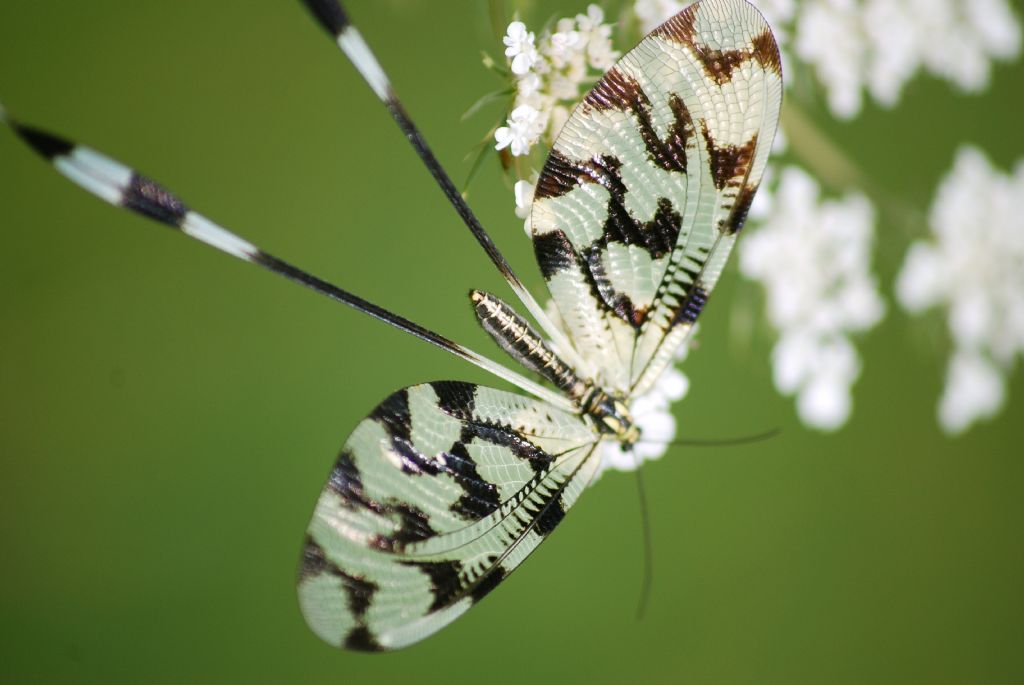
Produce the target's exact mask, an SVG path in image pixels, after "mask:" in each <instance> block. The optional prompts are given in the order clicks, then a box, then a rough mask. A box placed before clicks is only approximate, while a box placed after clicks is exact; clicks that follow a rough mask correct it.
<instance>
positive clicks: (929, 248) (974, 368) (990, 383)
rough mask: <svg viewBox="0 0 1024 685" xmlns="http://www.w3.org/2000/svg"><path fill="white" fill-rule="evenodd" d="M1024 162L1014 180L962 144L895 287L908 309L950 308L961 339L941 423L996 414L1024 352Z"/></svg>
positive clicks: (955, 429)
mask: <svg viewBox="0 0 1024 685" xmlns="http://www.w3.org/2000/svg"><path fill="white" fill-rule="evenodd" d="M1022 206H1024V160H1021V161H1019V162H1018V163H1017V168H1016V170H1015V171H1014V173H1013V175H1012V176H1011V175H1006V174H1003V173H1000V172H999V171H998V170H997V169H995V168H993V166H992V164H991V163H990V162H989V160H988V159H987V158H986V157H985V155H984V153H982V152H981V151H980V150H978V149H977V148H974V147H963V148H961V150H960V151H959V152H958V154H957V156H956V161H955V163H954V165H953V169H952V171H950V172H949V174H948V175H947V176H946V177H945V179H944V180H943V181H942V183H941V184H940V186H939V189H938V193H937V195H936V198H935V201H934V203H933V205H932V208H931V215H930V217H929V223H930V224H931V229H932V234H933V235H932V239H931V240H926V241H918V242H916V243H914V244H913V245H911V247H910V250H909V251H908V253H907V256H906V260H905V261H904V264H903V268H902V270H901V272H900V275H899V278H898V280H897V283H896V294H897V297H898V298H899V301H900V303H901V304H902V305H903V307H904V308H906V309H907V310H908V311H910V312H915V313H916V312H921V311H923V310H925V309H928V308H931V307H944V308H947V309H948V313H947V317H948V318H947V323H948V327H949V332H950V336H951V337H952V340H953V343H954V352H953V354H952V356H951V358H950V360H949V367H948V370H947V374H946V387H945V390H944V391H943V394H942V398H941V400H940V401H939V408H938V415H939V423H940V425H941V426H942V428H943V429H944V430H945V431H946V432H948V433H953V434H955V433H960V432H962V431H964V430H966V429H967V428H968V427H969V426H970V425H971V424H972V423H974V422H975V421H976V420H978V419H980V418H987V417H990V416H992V415H994V414H995V413H996V412H997V411H998V410H999V409H1000V407H1001V406H1002V404H1003V401H1004V398H1005V393H1006V391H1005V378H1004V375H1005V374H1006V373H1008V372H1009V371H1010V370H1012V368H1013V366H1014V363H1015V360H1016V358H1017V357H1018V356H1020V355H1024V214H1022V213H1021V207H1022Z"/></svg>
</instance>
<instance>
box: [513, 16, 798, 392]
mask: <svg viewBox="0 0 1024 685" xmlns="http://www.w3.org/2000/svg"><path fill="white" fill-rule="evenodd" d="M781 101H782V68H781V64H780V61H779V52H778V46H777V45H776V43H775V38H774V37H773V35H772V32H771V29H770V28H769V26H768V24H767V23H766V22H765V20H764V18H763V17H762V16H761V15H760V13H759V12H758V11H757V10H756V9H755V8H754V7H753V6H752V5H750V4H749V3H748V2H746V1H745V0H700V2H696V3H694V4H693V5H691V6H690V7H688V8H687V9H685V10H683V11H682V12H681V13H679V14H677V15H676V16H675V17H673V18H672V19H670V20H669V21H667V22H666V23H665V24H663V25H661V26H660V27H659V28H657V29H655V30H654V31H653V32H652V33H650V34H649V35H648V36H647V37H646V38H644V39H643V40H642V41H641V42H640V44H639V45H637V47H635V48H634V49H633V50H631V51H629V52H628V53H626V55H624V56H623V57H622V59H621V60H619V62H618V63H616V64H615V66H613V67H612V68H611V69H609V70H608V72H607V73H606V74H605V75H604V77H602V78H601V79H600V81H598V83H597V84H596V85H595V86H594V88H593V90H591V92H590V93H588V94H587V96H586V98H585V99H584V101H583V102H582V103H581V104H580V106H579V107H577V108H576V110H575V111H574V112H573V114H572V116H571V117H570V118H569V120H568V122H567V123H566V124H565V126H564V128H563V129H562V131H561V132H560V133H559V135H558V137H557V139H556V141H555V144H554V147H553V149H552V151H551V153H550V156H549V157H548V160H547V162H546V164H545V166H544V169H543V171H542V173H541V175H540V178H539V181H538V184H537V189H536V193H535V196H534V202H533V206H532V209H531V216H530V222H531V232H532V236H533V241H534V249H535V252H536V256H537V261H538V263H539V265H540V268H541V272H542V273H543V275H544V278H545V280H546V282H547V285H548V289H549V290H550V292H551V295H552V297H553V299H554V301H555V303H556V304H557V306H558V310H559V312H560V314H561V316H562V319H563V320H564V321H565V324H566V327H567V328H568V330H569V333H570V335H571V337H572V341H573V344H574V346H575V347H576V349H577V351H578V352H579V353H580V356H581V357H583V358H584V359H586V360H587V361H588V362H589V363H590V364H591V365H592V367H593V371H594V372H595V380H596V381H597V383H598V384H600V385H602V386H603V387H605V388H609V389H613V390H618V391H620V392H622V393H625V394H638V393H641V392H643V391H644V390H645V389H646V388H647V387H649V385H650V384H651V383H652V382H653V381H654V380H655V379H656V378H657V377H658V376H659V375H660V373H661V371H662V370H663V369H664V367H665V365H667V364H668V363H669V361H670V360H671V357H672V354H673V352H674V351H675V350H676V349H677V348H678V347H679V345H680V344H681V343H682V341H683V340H684V339H685V338H686V336H687V335H688V334H689V332H690V330H691V329H692V327H693V324H694V322H695V321H696V319H697V317H698V315H699V314H700V312H701V309H702V307H703V306H704V303H705V301H706V300H707V298H708V295H709V294H710V292H711V290H712V289H713V288H714V286H715V283H716V281H717V280H718V277H719V274H720V273H721V271H722V267H723V266H724V264H725V261H726V258H727V257H728V255H729V252H730V251H731V249H732V245H733V243H734V242H735V240H736V236H737V233H738V232H739V231H740V229H741V228H742V226H743V222H744V220H745V219H746V215H747V210H748V209H749V207H750V203H751V200H752V199H753V196H754V192H755V191H756V190H757V186H758V184H759V183H760V179H761V175H762V173H763V172H764V168H765V165H766V163H767V160H768V153H769V151H770V149H771V145H772V140H773V138H774V136H775V129H776V126H777V124H778V119H779V110H780V107H781Z"/></svg>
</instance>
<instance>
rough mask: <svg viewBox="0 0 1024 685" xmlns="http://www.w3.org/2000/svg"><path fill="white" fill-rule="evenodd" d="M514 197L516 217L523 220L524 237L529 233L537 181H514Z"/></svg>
mask: <svg viewBox="0 0 1024 685" xmlns="http://www.w3.org/2000/svg"><path fill="white" fill-rule="evenodd" d="M512 190H513V193H514V194H515V196H516V216H517V217H519V218H520V219H522V220H523V229H524V230H525V231H526V235H531V233H530V222H529V218H530V209H531V208H532V207H533V193H534V192H535V191H536V190H537V181H536V179H534V180H533V182H532V183H531V182H530V181H516V184H515V186H514V187H513V189H512Z"/></svg>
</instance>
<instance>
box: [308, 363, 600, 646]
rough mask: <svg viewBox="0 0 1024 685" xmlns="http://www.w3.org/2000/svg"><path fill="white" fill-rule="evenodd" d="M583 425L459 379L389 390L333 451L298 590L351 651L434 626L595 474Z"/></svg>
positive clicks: (503, 571)
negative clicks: (335, 453)
mask: <svg viewBox="0 0 1024 685" xmlns="http://www.w3.org/2000/svg"><path fill="white" fill-rule="evenodd" d="M595 446H596V437H595V434H594V431H593V429H592V428H591V427H590V426H589V425H587V424H586V423H585V422H584V419H582V418H581V417H579V416H576V415H574V414H569V413H567V412H563V411H561V410H559V409H557V408H555V407H552V406H550V405H548V404H546V403H544V402H540V401H537V400H533V399H529V398H526V397H522V396H520V395H515V394H512V393H508V392H504V391H500V390H494V389H492V388H487V387H483V386H476V385H472V384H470V383H460V382H454V381H441V382H435V383H426V384H422V385H414V386H411V387H408V388H405V389H403V390H399V391H398V392H396V393H394V394H393V395H391V396H390V397H388V398H387V399H386V400H384V402H382V403H381V404H380V405H379V406H378V407H377V408H376V409H375V410H374V411H373V413H371V414H370V415H369V416H368V417H367V418H366V419H364V420H363V421H361V422H360V423H359V425H358V426H357V427H356V429H355V431H353V433H352V435H351V436H350V437H349V438H348V440H347V441H346V442H345V445H344V446H343V447H342V450H341V454H340V456H339V457H338V459H337V461H336V462H335V465H334V468H333V470H332V471H331V474H330V477H329V478H328V480H327V485H326V486H325V487H324V489H323V492H322V493H321V495H320V499H319V501H318V502H317V505H316V510H315V512H314V514H313V519H312V521H311V522H310V525H309V528H308V530H307V538H306V545H305V550H304V553H303V560H302V564H301V568H300V571H299V581H298V587H299V599H300V604H301V607H302V612H303V615H304V616H305V618H306V621H307V622H308V623H309V625H310V627H311V628H312V629H313V630H314V632H316V633H317V634H318V635H319V636H320V637H321V638H323V639H324V640H326V641H327V642H329V643H331V644H333V645H336V646H344V647H348V648H352V649H361V650H381V649H396V648H399V647H403V646H405V645H408V644H411V643H413V642H416V641H418V640H421V639H423V638H424V637H426V636H428V635H430V634H431V633H433V632H435V631H437V630H439V629H440V628H442V627H444V626H445V625H447V624H448V623H450V622H451V621H453V620H454V619H455V618H457V617H458V616H459V615H461V614H462V613H463V612H464V611H466V610H467V609H469V608H470V607H471V606H472V605H473V604H474V603H476V602H477V601H479V600H480V599H481V598H482V597H483V596H484V595H485V594H487V593H488V592H489V591H490V590H492V589H493V588H494V587H495V586H496V585H497V584H498V583H500V582H501V581H502V580H503V579H504V578H505V577H506V576H507V575H508V574H509V573H511V572H512V570H513V569H515V568H516V567H517V566H518V565H519V564H520V563H521V562H522V561H523V560H524V559H525V558H526V556H527V555H529V554H530V552H532V551H533V549H534V548H536V546H537V545H538V544H540V542H541V541H542V540H543V539H544V538H545V536H547V534H548V533H550V532H551V531H552V530H553V529H554V527H555V526H556V525H557V524H558V523H559V521H561V519H562V516H563V515H564V514H565V511H566V510H567V509H568V508H569V507H570V506H571V505H572V504H573V503H574V502H575V501H576V498H577V497H578V496H579V494H580V492H581V491H582V490H583V488H584V487H585V486H586V484H587V483H588V482H589V481H590V479H591V478H592V476H593V475H594V473H595V471H596V469H597V466H598V463H599V459H598V458H596V457H595V458H592V456H593V455H594V450H595Z"/></svg>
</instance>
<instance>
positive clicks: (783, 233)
mask: <svg viewBox="0 0 1024 685" xmlns="http://www.w3.org/2000/svg"><path fill="white" fill-rule="evenodd" d="M771 204H772V205H773V206H772V207H771V212H770V214H769V215H768V216H767V217H765V219H764V221H763V222H762V223H761V225H760V227H759V228H758V229H757V231H756V232H754V233H752V234H751V235H748V236H745V237H744V239H743V240H742V241H741V244H740V270H741V272H742V273H743V274H744V275H745V276H746V277H747V278H750V279H753V280H755V281H758V282H760V283H761V284H762V285H763V286H764V289H765V295H766V298H767V303H766V304H767V313H768V319H769V321H770V322H771V323H772V325H773V326H774V327H775V328H776V329H777V330H778V331H779V340H778V341H777V342H776V344H775V348H774V350H773V351H772V369H773V376H774V381H775V387H776V388H777V389H778V390H779V392H781V393H783V394H786V395H794V394H796V395H798V398H797V412H798V414H799V416H800V418H801V420H802V421H803V422H804V423H805V424H807V425H809V426H812V427H815V428H818V429H821V430H835V429H837V428H839V427H840V426H841V425H843V423H845V422H846V420H847V419H848V418H849V415H850V411H851V408H852V400H851V397H850V387H851V386H852V384H853V382H854V381H855V380H856V379H857V377H858V376H859V375H860V358H859V357H858V355H857V350H856V349H855V348H854V346H853V344H852V343H851V342H850V335H851V334H852V333H859V332H863V331H866V330H868V329H870V328H872V327H873V326H875V325H876V324H877V323H878V322H879V321H880V320H881V318H882V316H883V314H884V313H885V304H884V302H883V300H882V298H881V296H880V295H879V293H878V289H877V283H876V280H875V278H874V276H873V275H872V274H871V270H870V265H871V247H872V243H873V241H874V212H873V210H872V207H871V205H870V203H868V201H867V200H866V199H865V198H864V197H862V196H860V195H855V194H851V195H848V196H846V197H845V198H843V199H842V200H826V201H821V200H820V198H819V189H818V185H817V183H816V182H815V181H814V179H812V178H811V177H810V176H809V175H808V174H807V173H806V172H804V171H802V170H801V169H799V168H797V167H787V168H785V169H784V170H783V171H782V173H781V175H780V178H779V183H778V189H777V191H776V193H775V195H774V197H772V198H771ZM762 209H763V205H762Z"/></svg>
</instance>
